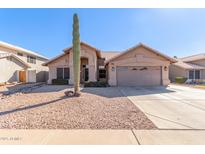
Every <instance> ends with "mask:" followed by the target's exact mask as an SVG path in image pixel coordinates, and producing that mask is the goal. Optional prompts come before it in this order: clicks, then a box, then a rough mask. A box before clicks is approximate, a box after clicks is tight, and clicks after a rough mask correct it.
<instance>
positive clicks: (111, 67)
mask: <svg viewBox="0 0 205 154" xmlns="http://www.w3.org/2000/svg"><path fill="white" fill-rule="evenodd" d="M169 65H170V61H168V60H166V59H165V58H163V57H161V56H158V55H156V54H155V53H153V52H151V51H149V50H148V49H145V48H143V47H138V48H136V49H133V50H132V51H129V52H127V53H126V54H124V55H122V56H120V57H118V58H117V59H115V60H113V61H111V62H110V63H109V64H108V74H109V76H108V83H109V84H110V85H111V86H116V85H117V78H116V67H117V66H161V67H162V85H168V84H169V83H170V80H169V73H168V72H169ZM165 67H166V68H167V69H166V70H165V69H164V68H165Z"/></svg>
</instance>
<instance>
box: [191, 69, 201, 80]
mask: <svg viewBox="0 0 205 154" xmlns="http://www.w3.org/2000/svg"><path fill="white" fill-rule="evenodd" d="M189 79H200V70H190V71H189Z"/></svg>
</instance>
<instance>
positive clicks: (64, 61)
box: [48, 54, 69, 84]
mask: <svg viewBox="0 0 205 154" xmlns="http://www.w3.org/2000/svg"><path fill="white" fill-rule="evenodd" d="M64 67H69V54H65V55H64V56H62V57H60V58H59V59H57V60H55V61H53V62H52V63H50V64H49V65H48V68H49V74H48V84H51V82H52V79H56V78H57V68H64Z"/></svg>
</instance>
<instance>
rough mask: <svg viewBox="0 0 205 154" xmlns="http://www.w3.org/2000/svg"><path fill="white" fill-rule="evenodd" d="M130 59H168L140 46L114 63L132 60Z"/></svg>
mask: <svg viewBox="0 0 205 154" xmlns="http://www.w3.org/2000/svg"><path fill="white" fill-rule="evenodd" d="M130 58H136V59H137V60H139V61H140V60H143V59H146V58H148V59H158V60H161V61H167V59H165V58H164V57H162V56H160V55H157V54H156V53H154V52H152V51H150V50H148V49H146V48H144V47H142V46H139V47H137V48H134V49H132V50H130V51H129V52H126V53H125V54H123V55H121V56H119V57H117V58H116V59H115V60H114V61H118V60H124V59H130Z"/></svg>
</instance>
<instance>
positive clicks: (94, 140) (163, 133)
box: [0, 130, 205, 145]
mask: <svg viewBox="0 0 205 154" xmlns="http://www.w3.org/2000/svg"><path fill="white" fill-rule="evenodd" d="M0 144H134V145H138V144H205V130H1V131H0Z"/></svg>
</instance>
